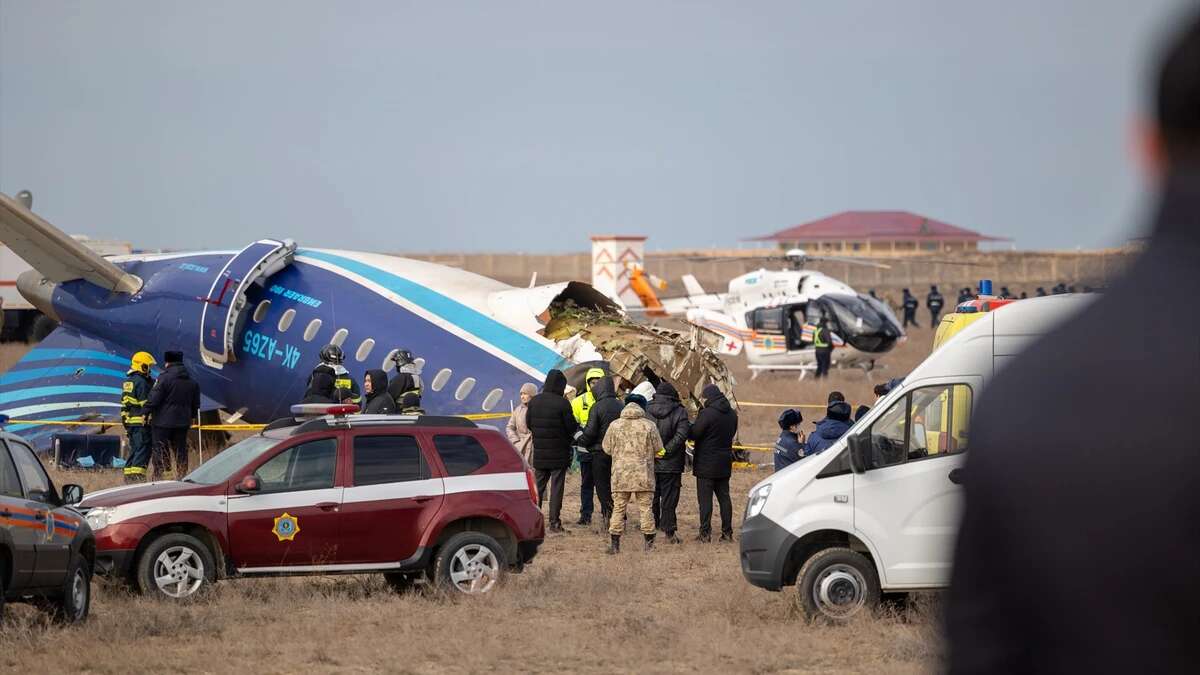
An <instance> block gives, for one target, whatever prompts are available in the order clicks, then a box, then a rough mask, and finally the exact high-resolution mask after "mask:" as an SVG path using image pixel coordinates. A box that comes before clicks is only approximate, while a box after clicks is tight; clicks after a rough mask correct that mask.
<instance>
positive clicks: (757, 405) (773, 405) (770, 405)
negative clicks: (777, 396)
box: [737, 401, 829, 410]
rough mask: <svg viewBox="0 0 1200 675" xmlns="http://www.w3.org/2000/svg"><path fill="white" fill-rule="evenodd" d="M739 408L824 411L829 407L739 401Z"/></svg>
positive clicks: (809, 404)
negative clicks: (815, 409)
mask: <svg viewBox="0 0 1200 675" xmlns="http://www.w3.org/2000/svg"><path fill="white" fill-rule="evenodd" d="M737 404H738V407H739V408H741V407H743V406H745V407H747V408H817V409H819V410H824V409H826V408H828V407H829V406H828V405H817V404H815V403H751V402H749V401H738V402H737Z"/></svg>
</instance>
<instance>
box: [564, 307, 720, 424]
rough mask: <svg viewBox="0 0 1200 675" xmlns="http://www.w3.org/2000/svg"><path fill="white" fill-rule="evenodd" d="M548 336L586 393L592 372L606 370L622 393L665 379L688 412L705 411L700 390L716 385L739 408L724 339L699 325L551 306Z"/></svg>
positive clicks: (578, 387) (571, 379) (574, 383)
mask: <svg viewBox="0 0 1200 675" xmlns="http://www.w3.org/2000/svg"><path fill="white" fill-rule="evenodd" d="M550 314H551V316H550V320H549V321H548V322H547V323H546V328H545V330H544V335H545V336H546V337H547V338H549V339H551V340H553V341H554V343H555V348H556V349H558V351H559V353H560V354H562V355H563V357H564V358H565V359H567V360H569V361H571V362H573V363H575V364H576V365H574V366H572V367H571V368H569V369H567V371H566V375H567V381H568V382H569V383H570V384H571V385H572V386H573V387H575V388H576V390H578V391H579V392H583V387H584V384H583V378H584V374H585V373H586V372H587V370H588V369H589V368H592V367H596V366H602V367H605V370H607V371H608V372H609V373H611V374H612V376H613V384H615V385H616V387H617V390H618V391H629V390H632V389H633V388H634V387H636V386H637V385H639V384H641V383H642V382H650V383H651V384H653V385H655V386H658V383H659V382H661V381H663V380H666V381H667V382H670V383H671V384H672V385H673V386H674V387H675V389H676V391H678V392H679V398H680V400H681V401H682V402H683V404H684V406H685V407H687V408H688V411H689V412H690V413H691V414H692V415H695V414H696V413H697V412H698V411H699V409H700V392H701V390H703V389H704V387H705V385H708V384H710V383H711V384H716V385H717V386H718V387H719V388H720V389H721V391H722V392H724V394H725V395H726V397H728V399H729V402H730V404H731V405H733V406H734V407H735V408H736V407H737V399H736V398H735V397H734V394H733V386H734V384H735V382H734V379H733V376H732V375H731V374H730V373H729V369H728V368H727V367H726V366H725V363H724V362H723V361H721V359H720V357H719V356H717V352H716V348H717V347H718V346H719V345H720V342H721V336H720V335H718V334H716V333H714V332H712V331H709V330H707V329H704V328H700V327H699V326H688V327H687V328H686V329H684V330H671V329H666V328H660V327H657V326H648V325H643V324H639V323H635V322H634V321H632V320H630V319H629V318H628V317H626V316H624V315H622V314H619V313H615V312H600V311H595V310H592V309H584V308H581V307H578V306H576V305H574V304H573V303H559V304H556V305H552V306H551V308H550Z"/></svg>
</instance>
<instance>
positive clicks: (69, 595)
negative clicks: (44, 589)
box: [47, 556, 92, 623]
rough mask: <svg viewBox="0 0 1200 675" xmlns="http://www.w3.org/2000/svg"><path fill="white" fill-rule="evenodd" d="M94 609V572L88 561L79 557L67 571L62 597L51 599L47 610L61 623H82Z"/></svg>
mask: <svg viewBox="0 0 1200 675" xmlns="http://www.w3.org/2000/svg"><path fill="white" fill-rule="evenodd" d="M91 607H92V570H91V567H90V566H89V565H88V563H87V560H85V559H84V558H83V557H82V556H80V557H77V558H76V559H75V561H74V562H73V563H71V567H70V568H69V569H68V570H67V578H66V580H65V581H64V582H63V590H62V595H60V596H56V597H53V598H50V599H49V601H48V602H47V609H49V610H50V614H51V616H53V617H54V620H55V621H57V622H59V623H80V622H82V621H85V620H86V619H87V617H88V611H89V610H90V609H91Z"/></svg>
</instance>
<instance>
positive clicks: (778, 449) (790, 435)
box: [775, 408, 804, 471]
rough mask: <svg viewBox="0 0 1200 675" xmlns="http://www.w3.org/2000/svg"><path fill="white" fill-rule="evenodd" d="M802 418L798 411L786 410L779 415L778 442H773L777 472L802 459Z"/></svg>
mask: <svg viewBox="0 0 1200 675" xmlns="http://www.w3.org/2000/svg"><path fill="white" fill-rule="evenodd" d="M803 421H804V416H803V415H801V414H800V411H799V410H795V409H794V408H788V409H787V410H784V411H783V412H782V413H780V415H779V428H780V429H781V431H780V432H779V440H777V441H775V470H776V471H779V470H781V469H784V468H786V467H788V466H791V465H792V464H795V463H796V462H798V461H800V458H802V457H804V438H803V437H802V435H801V434H802V433H803V432H802V431H800V423H801V422H803Z"/></svg>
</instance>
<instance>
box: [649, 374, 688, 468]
mask: <svg viewBox="0 0 1200 675" xmlns="http://www.w3.org/2000/svg"><path fill="white" fill-rule="evenodd" d="M646 414H647V415H648V416H649V417H650V420H651V421H652V422H654V425H655V426H657V427H658V435H659V437H661V438H662V442H663V449H664V450H666V451H667V452H666V454H665V455H663V456H662V457H655V458H654V470H655V471H656V472H658V473H683V462H684V459H685V457H684V455H685V454H686V452H687V439H688V432H689V431H691V429H692V423H691V422H689V421H688V414H687V408H684V407H683V404H682V403H680V402H679V392H677V391H675V387H674V386H672V385H671V383H670V382H667V381H666V380H663V381H662V382H661V383H659V385H658V387H657V388H656V389H655V390H654V398H653V399H651V400H650V405H648V406H646Z"/></svg>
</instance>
